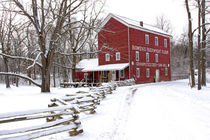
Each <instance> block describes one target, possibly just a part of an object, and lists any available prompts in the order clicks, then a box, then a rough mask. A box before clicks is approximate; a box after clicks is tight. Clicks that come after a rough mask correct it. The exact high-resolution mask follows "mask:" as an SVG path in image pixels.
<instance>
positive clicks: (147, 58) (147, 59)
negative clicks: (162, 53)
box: [146, 53, 149, 62]
mask: <svg viewBox="0 0 210 140" xmlns="http://www.w3.org/2000/svg"><path fill="white" fill-rule="evenodd" d="M146 62H149V53H146Z"/></svg>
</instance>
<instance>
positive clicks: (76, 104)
mask: <svg viewBox="0 0 210 140" xmlns="http://www.w3.org/2000/svg"><path fill="white" fill-rule="evenodd" d="M133 84H135V82H134V80H132V79H131V80H126V81H119V82H110V83H107V84H105V85H102V86H100V87H91V88H90V91H89V92H78V93H77V94H76V95H69V94H66V96H64V97H61V98H54V99H51V103H50V104H48V108H46V109H39V110H30V111H23V112H14V113H5V114H0V124H1V125H4V124H6V126H7V127H6V128H8V129H7V130H0V139H4V140H12V139H15V140H16V139H21V140H24V139H35V138H39V137H43V136H47V135H52V134H56V133H61V132H63V131H67V132H68V133H69V135H70V136H74V135H78V134H80V133H82V132H83V129H82V126H81V122H80V120H79V114H80V113H88V114H94V113H95V112H96V108H97V106H98V105H99V104H100V102H101V100H103V99H104V98H105V97H106V96H107V95H108V94H112V91H113V90H115V89H116V87H118V86H130V85H133ZM38 119H42V120H43V119H44V120H45V121H43V124H40V125H34V126H27V127H21V128H15V129H14V126H17V125H18V124H17V123H18V122H27V121H31V120H38ZM7 124H9V126H11V127H8V125H7ZM19 124H20V125H21V124H22V123H19ZM28 124H33V123H28ZM1 125H0V128H1ZM23 126H24V125H23Z"/></svg>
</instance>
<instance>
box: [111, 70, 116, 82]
mask: <svg viewBox="0 0 210 140" xmlns="http://www.w3.org/2000/svg"><path fill="white" fill-rule="evenodd" d="M111 73H112V75H111V76H112V78H111V79H112V81H115V80H116V71H112V72H111Z"/></svg>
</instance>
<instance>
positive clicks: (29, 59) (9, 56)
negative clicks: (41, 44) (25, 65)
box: [0, 52, 42, 67]
mask: <svg viewBox="0 0 210 140" xmlns="http://www.w3.org/2000/svg"><path fill="white" fill-rule="evenodd" d="M0 55H2V56H4V57H7V58H10V59H21V60H26V61H31V62H34V61H35V60H34V59H32V58H28V57H22V56H12V55H8V54H5V53H2V52H0ZM35 64H36V65H38V66H39V67H42V64H40V63H39V62H37V61H35Z"/></svg>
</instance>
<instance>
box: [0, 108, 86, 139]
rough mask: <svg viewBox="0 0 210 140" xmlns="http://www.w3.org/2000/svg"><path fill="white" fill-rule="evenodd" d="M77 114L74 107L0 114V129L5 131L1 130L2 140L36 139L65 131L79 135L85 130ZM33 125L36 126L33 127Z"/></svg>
mask: <svg viewBox="0 0 210 140" xmlns="http://www.w3.org/2000/svg"><path fill="white" fill-rule="evenodd" d="M76 113H77V109H75V107H74V106H72V105H65V106H59V107H51V108H46V109H38V110H29V111H21V112H12V113H5V114H0V128H3V129H4V130H2V129H1V130H0V139H4V140H12V139H15V140H16V139H21V140H25V139H34V138H39V137H43V136H47V135H52V134H56V133H60V132H64V131H68V132H69V135H70V136H72V135H77V134H79V133H82V132H83V130H82V128H81V123H80V121H79V117H78V115H76ZM38 119H39V121H37V120H38ZM33 121H34V122H33ZM29 122H30V123H29ZM43 122H44V123H43ZM37 123H40V124H39V125H37ZM24 124H27V125H24ZM29 124H30V126H28V125H29ZM31 124H32V125H33V124H36V125H33V126H31ZM19 126H21V127H19ZM18 127H19V128H18ZM5 128H6V129H5ZM14 128H15V129H14Z"/></svg>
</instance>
